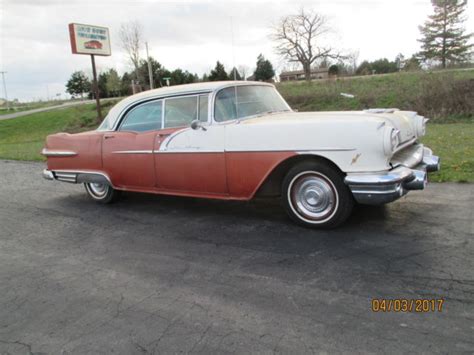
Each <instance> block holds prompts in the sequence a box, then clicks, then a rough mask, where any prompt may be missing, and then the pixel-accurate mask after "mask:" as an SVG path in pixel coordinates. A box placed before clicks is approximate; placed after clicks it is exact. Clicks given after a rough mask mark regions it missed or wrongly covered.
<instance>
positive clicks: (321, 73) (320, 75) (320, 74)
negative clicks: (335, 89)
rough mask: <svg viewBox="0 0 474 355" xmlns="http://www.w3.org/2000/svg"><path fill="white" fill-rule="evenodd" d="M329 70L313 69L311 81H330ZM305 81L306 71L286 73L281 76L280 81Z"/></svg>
mask: <svg viewBox="0 0 474 355" xmlns="http://www.w3.org/2000/svg"><path fill="white" fill-rule="evenodd" d="M328 78H329V73H328V68H319V69H311V79H312V80H314V79H328ZM291 80H305V76H304V70H293V71H284V72H282V73H281V74H280V81H291Z"/></svg>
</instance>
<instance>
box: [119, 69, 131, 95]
mask: <svg viewBox="0 0 474 355" xmlns="http://www.w3.org/2000/svg"><path fill="white" fill-rule="evenodd" d="M132 78H133V75H132V74H129V73H124V74H123V75H122V80H121V81H120V95H121V96H128V95H130V94H131V93H132Z"/></svg>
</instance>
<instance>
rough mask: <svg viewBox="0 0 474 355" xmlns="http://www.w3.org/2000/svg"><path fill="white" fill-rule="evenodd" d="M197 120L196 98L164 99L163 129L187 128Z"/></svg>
mask: <svg viewBox="0 0 474 355" xmlns="http://www.w3.org/2000/svg"><path fill="white" fill-rule="evenodd" d="M197 118H198V97H197V96H185V97H176V98H170V99H166V101H165V123H164V128H170V127H182V126H188V125H190V124H191V122H192V121H194V120H196V119H197Z"/></svg>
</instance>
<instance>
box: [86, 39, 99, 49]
mask: <svg viewBox="0 0 474 355" xmlns="http://www.w3.org/2000/svg"><path fill="white" fill-rule="evenodd" d="M84 47H86V48H87V49H102V43H100V42H99V41H96V40H92V41H89V42H85V43H84Z"/></svg>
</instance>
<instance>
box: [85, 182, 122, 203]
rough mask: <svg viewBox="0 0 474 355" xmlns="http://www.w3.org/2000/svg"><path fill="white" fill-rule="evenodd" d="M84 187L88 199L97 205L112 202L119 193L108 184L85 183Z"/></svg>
mask: <svg viewBox="0 0 474 355" xmlns="http://www.w3.org/2000/svg"><path fill="white" fill-rule="evenodd" d="M84 187H85V189H86V192H87V194H88V195H89V197H90V198H91V199H93V200H94V201H96V202H99V203H111V202H114V201H115V200H117V198H118V197H119V193H120V191H117V190H115V189H114V188H113V187H112V186H110V185H108V184H102V183H94V182H86V183H85V184H84Z"/></svg>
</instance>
